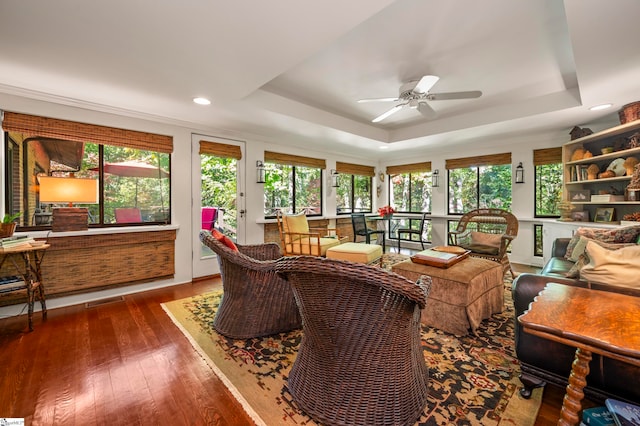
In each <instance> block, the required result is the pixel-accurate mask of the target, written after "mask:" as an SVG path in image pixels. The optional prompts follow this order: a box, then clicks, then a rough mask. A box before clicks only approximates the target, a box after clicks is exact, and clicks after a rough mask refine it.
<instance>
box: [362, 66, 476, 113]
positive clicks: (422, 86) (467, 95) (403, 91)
mask: <svg viewBox="0 0 640 426" xmlns="http://www.w3.org/2000/svg"><path fill="white" fill-rule="evenodd" d="M439 79H440V77H438V76H435V75H425V76H423V77H422V78H421V79H420V80H412V81H410V82H408V83H405V84H403V85H402V86H400V94H399V96H398V97H397V98H373V99H359V100H358V103H365V102H399V103H398V104H397V105H396V106H394V107H393V108H391V109H389V110H387V111H385V112H384V113H382V114H380V115H379V116H377V117H376V118H374V119H373V120H371V122H373V123H378V122H380V121H382V120H384V119H385V118H387V117H389V116H390V115H392V114H395V113H396V112H398V111H400V110H401V109H402V108H403V107H405V106H408V107H409V108H411V109H417V110H418V112H420V113H421V114H423V115H424V116H426V117H432V116H434V115H435V114H436V112H435V111H434V109H433V108H431V106H430V105H429V104H428V102H427V101H441V100H454V99H473V98H479V97H480V96H482V92H481V91H479V90H473V91H468V92H446V93H429V90H431V88H432V87H433V86H434V85H435V84H436V83H437V82H438V80H439Z"/></svg>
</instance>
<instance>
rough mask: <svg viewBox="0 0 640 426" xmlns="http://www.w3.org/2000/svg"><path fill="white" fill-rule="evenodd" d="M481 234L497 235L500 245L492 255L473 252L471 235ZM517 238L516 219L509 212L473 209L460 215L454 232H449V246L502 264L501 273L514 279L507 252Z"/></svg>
mask: <svg viewBox="0 0 640 426" xmlns="http://www.w3.org/2000/svg"><path fill="white" fill-rule="evenodd" d="M473 232H482V233H487V234H499V235H500V236H501V239H500V245H499V247H497V250H495V252H492V253H485V252H475V251H474V249H473V244H472V233H473ZM517 236H518V219H517V218H516V217H515V215H514V214H513V213H511V212H508V211H506V210H501V209H475V210H471V211H469V212H467V213H465V214H463V215H462V217H461V218H460V221H459V222H458V226H457V227H456V230H455V231H451V232H449V244H450V245H454V246H460V247H464V248H467V249H470V250H471V253H470V255H471V256H474V257H482V258H485V259H489V260H493V261H495V262H498V263H502V265H503V271H504V273H505V274H506V272H507V271H510V272H511V276H513V277H514V278H515V275H514V273H513V269H512V268H511V263H510V262H509V255H508V250H509V246H510V245H511V242H512V241H513V240H514V239H515V238H516V237H517Z"/></svg>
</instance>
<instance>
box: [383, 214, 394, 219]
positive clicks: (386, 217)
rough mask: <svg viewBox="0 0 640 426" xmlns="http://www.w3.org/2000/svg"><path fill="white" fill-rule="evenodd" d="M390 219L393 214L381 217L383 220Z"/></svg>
mask: <svg viewBox="0 0 640 426" xmlns="http://www.w3.org/2000/svg"><path fill="white" fill-rule="evenodd" d="M392 217H393V213H389V214H385V215H382V218H383V219H384V220H390V219H391V218H392Z"/></svg>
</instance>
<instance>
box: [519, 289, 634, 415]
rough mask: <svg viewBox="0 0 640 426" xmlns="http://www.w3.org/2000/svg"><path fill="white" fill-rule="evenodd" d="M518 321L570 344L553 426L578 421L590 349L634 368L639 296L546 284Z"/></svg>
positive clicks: (531, 330)
mask: <svg viewBox="0 0 640 426" xmlns="http://www.w3.org/2000/svg"><path fill="white" fill-rule="evenodd" d="M518 321H520V324H522V327H523V329H524V331H525V332H527V333H531V334H534V335H536V336H539V337H542V338H545V339H549V340H553V341H556V342H560V343H563V344H565V345H568V346H573V347H575V348H576V355H575V359H574V361H573V364H572V367H571V374H570V376H569V384H568V385H567V390H566V394H565V396H564V401H563V403H562V411H561V412H560V419H558V425H563V426H564V425H576V424H578V422H579V420H580V419H579V417H578V413H579V411H580V410H581V408H582V406H581V403H580V401H582V398H584V393H583V389H584V387H585V386H586V384H587V381H586V376H587V375H588V374H589V362H590V361H591V355H592V353H596V354H600V355H603V356H606V357H609V358H613V359H616V360H619V361H622V362H627V363H629V364H632V365H635V366H638V367H640V297H633V296H627V295H624V294H618V293H610V292H606V291H597V290H590V289H585V288H580V287H572V286H567V285H563V284H557V283H549V284H547V285H546V286H545V288H544V289H543V290H542V291H541V292H540V294H538V296H536V297H535V299H534V301H533V302H531V305H530V306H529V309H528V310H527V311H526V312H525V313H524V314H522V315H520V316H519V317H518ZM620 379H621V380H622V379H623V378H620Z"/></svg>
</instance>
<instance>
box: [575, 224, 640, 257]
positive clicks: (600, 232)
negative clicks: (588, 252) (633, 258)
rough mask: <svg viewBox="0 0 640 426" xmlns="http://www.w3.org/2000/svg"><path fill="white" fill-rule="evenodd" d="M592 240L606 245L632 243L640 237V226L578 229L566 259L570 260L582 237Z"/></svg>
mask: <svg viewBox="0 0 640 426" xmlns="http://www.w3.org/2000/svg"><path fill="white" fill-rule="evenodd" d="M583 236H584V237H587V238H591V239H592V240H598V241H602V242H604V243H618V244H619V243H632V242H634V241H636V239H637V238H638V236H640V226H639V225H632V226H625V227H624V228H612V229H603V228H578V229H577V230H576V232H575V234H573V238H571V241H570V242H569V245H568V246H567V252H566V253H565V255H564V257H565V259H569V258H570V257H571V255H572V253H573V249H574V248H575V246H576V244H578V242H579V241H580V237H583Z"/></svg>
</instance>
